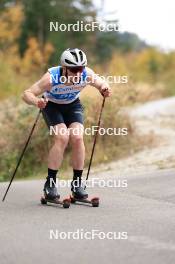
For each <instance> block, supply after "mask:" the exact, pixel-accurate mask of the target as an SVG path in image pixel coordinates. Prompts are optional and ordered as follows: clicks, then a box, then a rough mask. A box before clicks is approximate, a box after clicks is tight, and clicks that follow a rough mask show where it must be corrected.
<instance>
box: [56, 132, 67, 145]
mask: <svg viewBox="0 0 175 264" xmlns="http://www.w3.org/2000/svg"><path fill="white" fill-rule="evenodd" d="M54 140H55V144H58V145H60V144H61V145H62V146H63V147H66V146H67V144H68V142H69V135H68V134H64V135H57V136H55V137H54Z"/></svg>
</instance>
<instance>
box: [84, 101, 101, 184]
mask: <svg viewBox="0 0 175 264" xmlns="http://www.w3.org/2000/svg"><path fill="white" fill-rule="evenodd" d="M104 105H105V97H103V101H102V105H101V110H100V115H99V120H98V125H97V127H98V128H97V131H96V133H95V137H94V143H93V147H92V152H91V157H90V161H89V166H88V171H87V176H86V181H87V180H88V177H89V173H90V169H91V164H92V159H93V155H94V150H95V145H96V142H97V136H98V131H99V128H100V123H101V117H102V112H103V108H104ZM85 189H86V185H85Z"/></svg>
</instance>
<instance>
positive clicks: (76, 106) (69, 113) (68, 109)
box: [42, 98, 84, 127]
mask: <svg viewBox="0 0 175 264" xmlns="http://www.w3.org/2000/svg"><path fill="white" fill-rule="evenodd" d="M42 114H43V117H44V120H45V122H46V124H47V126H48V127H50V126H55V125H57V124H60V123H64V124H65V125H66V126H67V127H69V126H70V124H72V123H73V122H78V123H81V124H83V121H84V115H83V106H82V104H81V102H80V99H79V98H78V99H76V100H75V101H74V102H72V103H70V104H57V103H53V102H51V101H49V102H48V103H47V105H46V107H45V108H44V109H42Z"/></svg>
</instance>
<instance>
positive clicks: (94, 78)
mask: <svg viewBox="0 0 175 264" xmlns="http://www.w3.org/2000/svg"><path fill="white" fill-rule="evenodd" d="M86 70H87V76H88V77H87V80H88V84H90V85H92V86H94V87H95V88H97V89H98V90H99V92H100V93H101V94H102V95H104V96H105V97H108V96H110V95H111V88H110V86H109V84H108V83H107V82H105V81H104V80H103V79H102V78H100V77H99V76H98V75H97V74H95V73H94V71H93V70H92V69H90V68H88V67H86Z"/></svg>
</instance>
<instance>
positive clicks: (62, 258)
mask: <svg viewBox="0 0 175 264" xmlns="http://www.w3.org/2000/svg"><path fill="white" fill-rule="evenodd" d="M108 174H109V172H106V175H108ZM114 174H115V173H114V172H113V173H111V175H112V176H111V179H112V178H113V177H115V175H114ZM105 179H107V177H105ZM120 179H121V177H120ZM123 179H127V180H128V187H127V188H116V187H115V188H107V187H105V188H99V187H98V186H96V187H95V188H89V190H88V191H89V193H90V195H92V196H93V195H98V196H99V197H100V200H101V204H100V207H99V208H92V207H90V206H84V205H71V207H70V208H69V209H63V208H60V207H59V206H55V205H50V206H43V205H41V204H40V202H39V199H40V195H41V190H42V187H43V186H42V185H43V181H21V182H14V183H13V185H12V189H11V190H10V192H9V195H8V196H7V200H6V201H5V202H4V203H0V263H1V264H24V263H25V264H33V263H42V264H55V263H61V264H67V263H69V264H77V263H82V264H84V263H85V264H86V263H87V264H89V263H100V264H106V263H108V264H111V263H112V264H113V263H118V264H120V263H122V264H138V263H139V264H147V263H149V264H152V263H153V264H165V263H166V264H170V263H172V264H174V263H175V171H173V170H161V171H158V172H156V173H155V172H154V173H152V174H151V173H149V174H147V173H144V174H142V175H129V176H128V178H126V176H123ZM6 187H7V183H3V184H0V194H1V197H2V196H3V193H4V191H5V188H6ZM61 194H62V195H63V196H66V195H67V194H69V189H68V188H64V189H61ZM50 230H52V231H53V232H54V234H56V232H62V234H67V233H65V232H74V231H77V230H80V231H81V232H87V231H88V232H91V231H92V230H99V231H101V232H104V233H105V234H107V233H108V232H110V231H111V232H116V234H119V233H120V234H121V233H122V232H127V239H107V238H105V239H99V238H98V237H95V239H91V240H88V239H72V238H70V239H59V238H58V239H56V238H55V239H50ZM104 233H103V234H104ZM69 234H70V233H69ZM125 235H126V233H125Z"/></svg>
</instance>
